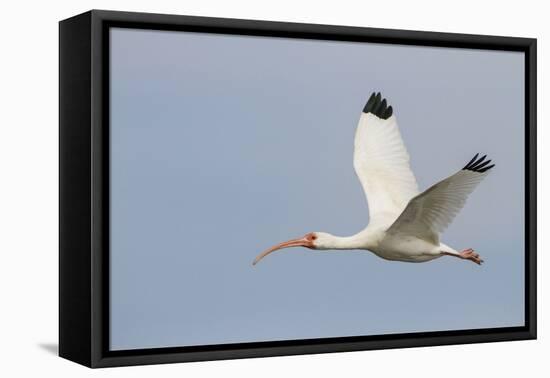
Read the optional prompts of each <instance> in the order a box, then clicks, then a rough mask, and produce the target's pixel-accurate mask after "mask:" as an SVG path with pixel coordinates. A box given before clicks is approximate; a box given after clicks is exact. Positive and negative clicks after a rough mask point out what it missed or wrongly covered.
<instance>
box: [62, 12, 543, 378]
mask: <svg viewBox="0 0 550 378" xmlns="http://www.w3.org/2000/svg"><path fill="white" fill-rule="evenodd" d="M111 27H128V28H137V29H155V30H178V31H195V32H205V33H221V34H240V35H254V36H265V37H272V36H276V37H289V38H305V39H321V40H333V41H358V42H376V43H385V44H402V45H421V46H439V47H454V48H474V49H489V50H509V51H520V52H523V53H524V54H525V104H524V105H525V154H526V156H525V193H526V198H525V227H526V229H525V251H526V252H525V253H526V254H525V326H523V327H511V328H488V329H476V330H461V331H443V332H424V333H410V334H391V335H382V336H357V337H339V338H330V339H310V340H291V341H290V340H289V341H270V342H252V343H242V344H225V345H208V346H188V347H170V348H156V349H137V350H125V351H110V350H109V348H108V346H109V342H108V341H109V340H108V337H109V308H108V306H109V250H108V245H109V243H108V241H109V224H108V221H109V217H108V215H109V214H108V209H109V195H108V193H109V190H108V189H109V182H108V180H109V148H108V146H109V133H108V132H107V131H108V127H109V116H108V115H109V98H108V96H109V90H108V89H109V65H108V62H109V39H108V30H109V28H111ZM536 61H537V59H536V39H531V38H514V37H497V36H485V35H468V34H450V33H434V32H419V31H405V30H386V29H374V28H359V27H347V26H346V27H344V26H328V25H312V24H298V23H283V22H267V21H251V20H237V19H224V18H205V17H190V16H176V15H162V14H145V13H130V12H114V11H103V10H92V11H89V12H86V13H83V14H81V15H78V16H75V17H72V18H69V19H66V20H63V21H61V22H60V24H59V90H60V91H59V93H60V94H59V127H60V133H59V146H60V147H59V156H60V162H59V185H60V192H59V212H60V218H59V219H60V223H59V355H60V356H61V357H64V358H67V359H69V360H72V361H75V362H77V363H80V364H83V365H85V366H88V367H94V368H95V367H109V366H120V365H138V364H156V363H168V362H185V361H201V360H218V359H232V358H248V357H265V356H279V355H296V354H308V353H326V352H343V351H357V350H369V349H384V348H406V347H418V346H432V345H446V344H459V343H461V344H462V343H480V342H494V341H507V340H525V339H534V338H536V322H537V318H536V302H537V297H536V84H537V82H536Z"/></svg>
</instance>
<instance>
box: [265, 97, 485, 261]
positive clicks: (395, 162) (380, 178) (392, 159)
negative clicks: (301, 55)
mask: <svg viewBox="0 0 550 378" xmlns="http://www.w3.org/2000/svg"><path fill="white" fill-rule="evenodd" d="M354 147H355V148H354V156H353V166H354V168H355V172H356V174H357V176H358V178H359V181H360V182H361V185H362V186H363V189H364V192H365V195H366V198H367V202H368V205H369V215H370V217H369V218H370V221H369V225H368V226H367V227H366V228H365V229H364V230H362V231H361V232H359V233H357V234H355V235H353V236H348V237H339V236H334V235H331V234H328V233H325V232H314V233H310V234H307V235H306V236H304V238H302V239H294V240H291V241H288V242H284V243H281V244H279V245H277V246H275V247H272V248H271V249H269V250H267V251H266V252H264V253H263V254H262V255H260V256H258V258H257V259H256V260H255V263H257V262H258V261H259V260H260V259H261V258H263V257H264V256H266V255H267V254H269V253H271V252H273V251H275V250H277V249H281V248H288V247H295V246H304V247H308V248H312V249H320V250H335V249H345V250H349V249H356V250H368V251H371V252H373V253H374V254H376V255H377V256H379V257H381V258H383V259H386V260H396V261H406V262H425V261H429V260H433V259H436V258H438V257H441V256H445V255H450V256H456V257H460V258H463V259H468V260H471V261H474V262H476V263H478V264H480V263H481V262H482V260H481V259H480V258H479V255H477V254H476V253H474V251H473V250H471V249H468V250H464V251H462V252H458V251H456V250H455V249H453V248H451V247H449V246H447V245H445V244H443V243H441V242H440V240H439V235H440V234H441V233H442V232H443V231H444V230H445V229H446V228H447V226H448V225H449V224H450V223H451V222H452V220H453V219H454V218H455V216H456V215H457V214H458V212H459V211H460V210H461V209H462V207H463V206H464V204H465V202H466V198H467V197H468V195H469V194H470V193H471V192H472V191H473V190H474V189H475V187H476V186H477V185H478V184H479V183H480V182H481V181H482V180H483V179H484V178H485V177H486V176H487V174H488V171H489V169H491V168H492V167H493V166H494V164H493V165H488V164H489V163H490V160H487V161H484V159H485V156H484V157H482V158H480V159H478V158H477V157H478V155H476V156H475V157H474V158H473V159H472V160H471V161H470V162H469V163H468V164H466V166H465V167H464V168H462V169H461V170H459V171H458V172H456V173H455V174H453V175H451V176H449V177H448V178H446V179H444V180H442V181H440V182H438V183H436V184H435V185H433V186H432V187H430V188H428V189H427V190H425V191H423V192H420V191H419V189H418V184H417V182H416V178H415V177H414V174H413V172H412V170H411V167H410V163H409V160H410V159H409V154H408V152H407V149H406V148H405V144H404V143H403V139H402V138H401V134H400V132H399V128H398V126H397V121H396V118H395V116H394V115H393V109H392V108H391V106H390V107H387V104H386V100H385V99H384V100H382V99H381V96H380V93H378V94H377V95H375V94H374V93H373V94H372V95H371V97H370V99H369V101H368V102H367V105H365V109H363V113H362V114H361V116H360V119H359V123H358V125H357V131H356V133H355V146H354Z"/></svg>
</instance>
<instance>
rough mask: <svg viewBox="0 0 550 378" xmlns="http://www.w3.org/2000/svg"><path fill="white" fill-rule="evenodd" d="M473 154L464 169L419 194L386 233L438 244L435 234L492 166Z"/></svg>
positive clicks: (459, 208)
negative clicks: (408, 236)
mask: <svg viewBox="0 0 550 378" xmlns="http://www.w3.org/2000/svg"><path fill="white" fill-rule="evenodd" d="M478 156H479V154H476V156H474V158H473V159H472V160H470V162H469V163H468V164H466V166H465V167H464V168H462V169H461V170H460V171H458V172H457V173H455V174H454V175H452V176H450V177H448V178H446V179H445V180H442V181H440V182H438V183H437V184H435V185H434V186H432V187H431V188H429V189H427V190H425V191H424V192H422V193H420V194H419V195H417V196H416V197H414V198H413V199H411V201H410V202H409V204H408V205H407V207H406V208H405V211H403V213H402V214H401V215H400V216H399V218H397V220H396V221H395V222H394V223H393V224H392V226H391V227H390V228H389V229H388V233H390V234H396V233H398V234H401V235H411V236H416V237H419V238H421V239H424V240H426V241H428V242H432V243H434V244H439V234H440V233H441V232H443V231H444V230H445V229H446V228H447V226H449V224H450V223H451V222H452V221H453V220H454V218H455V217H456V215H457V214H458V212H459V211H460V210H461V209H462V207H463V206H464V204H465V203H466V198H468V196H469V195H470V193H472V192H473V191H474V189H475V188H476V186H477V185H478V184H479V183H480V182H481V181H482V180H483V179H484V178H485V177H486V176H487V175H488V174H489V170H490V169H491V168H493V167H494V166H495V165H494V164H491V165H489V163H490V162H491V160H485V158H486V156H487V155H485V156H483V157H481V158H479V159H478Z"/></svg>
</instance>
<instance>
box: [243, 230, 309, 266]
mask: <svg viewBox="0 0 550 378" xmlns="http://www.w3.org/2000/svg"><path fill="white" fill-rule="evenodd" d="M290 247H307V248H312V247H313V242H311V241H310V240H308V239H306V238H305V237H303V238H299V239H292V240H289V241H286V242H282V243H279V244H276V245H274V246H273V247H271V248H269V249H267V250H265V251H264V252H262V253H260V254H259V255H258V256H256V258H255V259H254V262H253V263H252V265H256V264H257V263H258V262H259V261H260V260H261V259H263V258H264V257H266V256H267V255H269V254H270V253H271V252H275V251H277V250H279V249H284V248H290Z"/></svg>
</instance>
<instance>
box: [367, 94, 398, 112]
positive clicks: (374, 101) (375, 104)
mask: <svg viewBox="0 0 550 378" xmlns="http://www.w3.org/2000/svg"><path fill="white" fill-rule="evenodd" d="M363 113H365V114H366V113H372V114H374V115H375V116H377V117H378V118H382V119H388V118H390V117H391V116H392V114H393V108H392V107H391V106H388V102H387V101H386V99H385V98H382V95H381V94H380V92H378V93H375V92H372V94H371V95H370V97H369V99H368V101H367V103H366V104H365V107H364V108H363Z"/></svg>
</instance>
